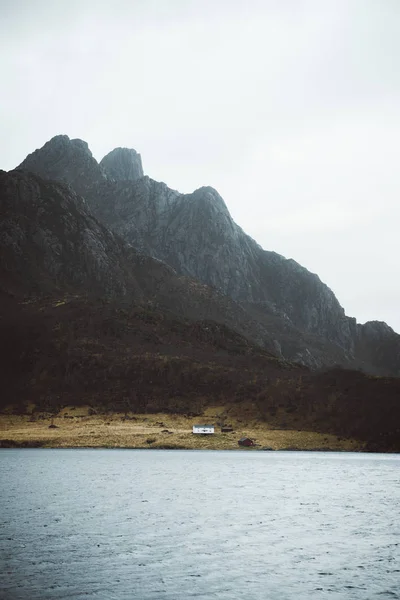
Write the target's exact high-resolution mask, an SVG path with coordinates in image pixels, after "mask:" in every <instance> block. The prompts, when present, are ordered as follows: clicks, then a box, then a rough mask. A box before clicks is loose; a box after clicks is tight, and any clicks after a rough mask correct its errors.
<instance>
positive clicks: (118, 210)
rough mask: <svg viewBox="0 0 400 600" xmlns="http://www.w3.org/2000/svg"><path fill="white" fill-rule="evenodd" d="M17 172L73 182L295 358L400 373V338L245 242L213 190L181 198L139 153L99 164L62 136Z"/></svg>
mask: <svg viewBox="0 0 400 600" xmlns="http://www.w3.org/2000/svg"><path fill="white" fill-rule="evenodd" d="M18 168H19V169H24V170H28V171H33V172H35V173H38V174H39V175H40V176H42V177H45V178H48V179H56V180H59V181H64V182H67V183H68V184H69V185H71V186H72V188H73V189H74V190H75V191H76V192H77V193H78V194H81V195H83V196H84V197H85V199H86V202H87V204H88V206H89V207H90V209H91V210H92V211H93V213H94V214H95V215H96V216H97V218H98V219H99V220H100V221H101V222H102V223H103V224H104V225H106V226H107V227H108V228H110V229H111V230H112V231H113V232H115V233H117V234H118V235H119V236H120V237H121V238H122V239H124V240H125V241H126V242H128V243H129V244H130V245H131V246H133V247H134V248H136V250H137V251H139V252H141V253H143V254H146V255H149V256H152V257H154V258H157V259H159V260H162V261H163V262H165V263H166V264H168V265H170V266H171V267H172V268H173V269H174V270H175V271H176V273H177V274H179V275H184V276H189V277H192V278H195V279H196V280H197V281H199V282H202V283H204V284H206V285H208V286H212V287H213V288H215V289H217V290H218V291H219V292H220V293H221V294H223V295H225V296H228V297H229V298H231V299H232V300H233V301H235V302H236V303H240V304H241V306H242V309H243V310H244V311H245V312H246V313H247V316H248V318H250V319H252V320H255V321H256V322H257V323H258V325H259V327H260V332H262V331H267V332H268V334H267V336H266V341H265V343H266V344H267V346H268V347H269V348H271V349H272V348H274V351H275V352H276V353H277V354H278V355H280V356H282V357H284V358H286V359H287V360H290V361H296V362H299V363H301V364H304V365H306V366H309V367H311V368H320V367H323V366H327V367H328V366H331V367H333V366H334V365H337V364H340V365H342V366H345V367H348V368H349V367H351V368H356V369H362V370H364V371H365V372H369V373H371V374H376V375H389V376H399V375H400V336H399V335H397V334H396V333H395V332H394V331H393V330H392V329H391V328H390V327H388V326H387V325H386V324H385V323H378V322H374V323H372V324H371V323H367V324H366V325H360V324H357V323H356V320H355V319H353V318H349V317H347V316H346V315H345V312H344V309H343V308H342V307H341V306H340V304H339V302H338V300H337V299H336V297H335V295H334V293H333V292H332V291H331V290H330V289H329V288H328V287H327V286H326V285H325V284H324V283H322V282H321V280H320V279H319V277H318V276H317V275H314V274H312V273H310V272H309V271H307V270H306V269H305V268H304V267H302V266H301V265H299V264H298V263H296V262H295V261H294V260H287V259H285V258H284V257H282V256H280V255H279V254H276V253H275V252H271V251H266V250H263V249H262V248H261V247H260V246H259V245H258V244H257V243H256V242H255V241H254V240H253V239H251V238H250V237H249V236H248V235H246V234H245V232H243V230H242V229H241V228H240V227H239V226H238V225H237V224H236V223H235V222H234V221H233V219H232V217H231V216H230V214H229V211H228V208H227V206H226V204H225V202H224V200H223V199H222V198H221V197H220V195H219V194H218V192H217V191H216V190H214V189H213V188H210V187H202V188H200V189H198V190H196V191H195V192H194V193H193V194H180V193H179V192H176V191H175V190H171V189H169V188H168V186H166V185H165V184H164V183H159V182H157V181H154V180H152V179H151V178H149V177H147V176H144V175H143V168H142V161H141V157H140V155H139V154H137V153H136V152H135V151H134V150H129V149H126V148H118V149H115V150H113V151H112V152H111V153H109V154H108V155H107V156H105V157H104V158H103V160H102V161H101V162H100V163H97V162H96V160H95V159H94V158H93V156H92V154H91V152H90V150H89V148H88V145H87V144H86V142H82V141H81V140H70V139H69V138H68V137H67V136H56V137H55V138H53V139H52V140H50V141H49V142H48V143H47V144H45V146H44V147H43V148H41V149H39V150H36V151H35V152H33V153H32V154H30V155H29V156H28V157H27V158H26V160H25V161H23V163H22V164H21V165H20V166H19V167H18ZM261 335H264V334H263V333H261Z"/></svg>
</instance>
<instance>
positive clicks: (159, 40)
mask: <svg viewBox="0 0 400 600" xmlns="http://www.w3.org/2000/svg"><path fill="white" fill-rule="evenodd" d="M399 32H400V0H109V1H105V0H86V1H85V0H0V67H1V96H0V103H1V104H0V106H1V112H0V139H1V144H0V168H2V169H5V170H9V169H12V168H13V167H15V166H16V165H17V164H19V163H20V162H21V161H22V160H23V159H24V158H25V156H26V155H27V154H28V153H29V152H32V151H33V150H34V149H36V148H38V147H41V146H42V145H43V144H44V143H45V142H46V141H47V140H48V139H50V138H51V137H53V136H54V135H57V134H60V133H64V134H67V135H69V136H70V137H71V138H74V137H79V138H81V139H84V140H85V141H87V142H88V143H89V146H90V148H91V150H92V152H93V154H94V156H95V157H96V158H97V159H98V160H100V159H101V158H102V157H103V155H104V154H106V153H107V152H109V151H110V150H111V149H112V148H114V147H116V146H127V147H131V148H135V149H136V150H137V151H138V152H140V153H141V155H142V160H143V166H144V169H145V172H146V174H148V175H149V176H150V177H153V178H154V179H157V180H161V181H165V182H166V183H167V184H168V185H169V186H170V187H172V188H174V189H177V190H179V191H182V192H191V191H193V190H194V189H196V188H198V187H200V186H202V185H211V186H213V187H215V188H216V189H217V190H218V191H219V193H220V194H221V195H222V196H223V198H224V199H225V201H226V204H227V206H228V208H229V210H230V211H231V214H232V216H233V217H234V219H235V220H236V221H237V223H238V224H239V225H241V227H242V228H243V229H244V230H245V231H246V232H247V233H249V234H250V235H251V236H252V237H254V238H255V239H256V240H257V242H258V243H259V244H261V245H262V246H263V248H265V249H267V250H274V251H276V252H279V253H280V254H283V255H284V256H286V257H287V258H294V259H295V260H297V261H298V262H299V263H301V264H302V265H303V266H305V267H307V268H308V269H309V270H310V271H313V272H315V273H317V274H318V275H319V276H320V278H321V279H322V281H324V282H325V283H327V284H328V285H329V287H330V288H331V289H333V291H334V292H335V294H336V296H337V297H338V299H339V301H340V302H341V304H342V305H343V306H344V308H345V310H346V313H347V314H348V315H350V316H355V317H356V318H357V320H358V321H359V322H364V321H366V320H372V319H378V320H384V321H386V322H387V323H388V324H389V325H391V326H392V327H393V328H394V329H396V330H397V331H399V332H400V310H399V307H400V277H399V275H400V274H399V268H398V257H399V254H400V234H399V217H400V202H399V197H400V195H399V192H400V176H399V167H398V163H399V144H400V112H399V111H400V108H399V107H400V34H399Z"/></svg>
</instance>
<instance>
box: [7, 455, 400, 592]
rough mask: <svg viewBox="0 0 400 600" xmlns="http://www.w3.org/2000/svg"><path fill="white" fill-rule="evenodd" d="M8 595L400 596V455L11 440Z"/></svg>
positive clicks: (8, 506) (8, 499)
mask: <svg viewBox="0 0 400 600" xmlns="http://www.w3.org/2000/svg"><path fill="white" fill-rule="evenodd" d="M0 478H1V479H0V481H1V500H0V559H1V563H2V564H1V574H0V597H1V598H7V599H22V598H23V599H32V600H34V599H40V600H42V599H46V598H52V599H64V598H65V599H66V598H68V599H71V598H72V599H83V598H85V599H88V598H89V599H104V600H113V599H118V600H119V599H131V598H138V599H140V600H150V599H152V600H155V599H169V600H186V599H189V598H202V599H211V598H218V599H221V600H222V599H227V600H233V599H236V598H240V599H242V598H243V599H244V598H246V600H250V599H254V600H261V599H262V600H268V599H269V600H275V599H276V600H278V599H279V600H286V599H290V600H292V599H293V600H308V599H310V598H316V599H324V598H329V599H336V598H340V599H346V600H351V599H357V600H368V599H379V600H385V599H386V598H388V599H390V598H391V599H393V598H400V455H360V454H325V453H294V452H292V453H290V452H287V453H286V452H285V453H278V452H275V453H274V452H271V453H267V452H251V451H250V452H246V451H243V452H211V451H207V452H190V451H187V452H185V451H182V452H181V451H169V452H168V451H154V450H153V451H151V450H149V451H147V450H144V451H140V450H139V451H135V450H2V451H0Z"/></svg>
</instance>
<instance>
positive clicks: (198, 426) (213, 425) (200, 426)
mask: <svg viewBox="0 0 400 600" xmlns="http://www.w3.org/2000/svg"><path fill="white" fill-rule="evenodd" d="M193 427H214V425H193Z"/></svg>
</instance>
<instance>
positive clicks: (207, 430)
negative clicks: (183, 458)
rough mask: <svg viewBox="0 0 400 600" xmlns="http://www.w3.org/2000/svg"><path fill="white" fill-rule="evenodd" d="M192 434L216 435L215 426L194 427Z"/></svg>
mask: <svg viewBox="0 0 400 600" xmlns="http://www.w3.org/2000/svg"><path fill="white" fill-rule="evenodd" d="M192 433H206V434H209V433H214V425H193V430H192Z"/></svg>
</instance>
